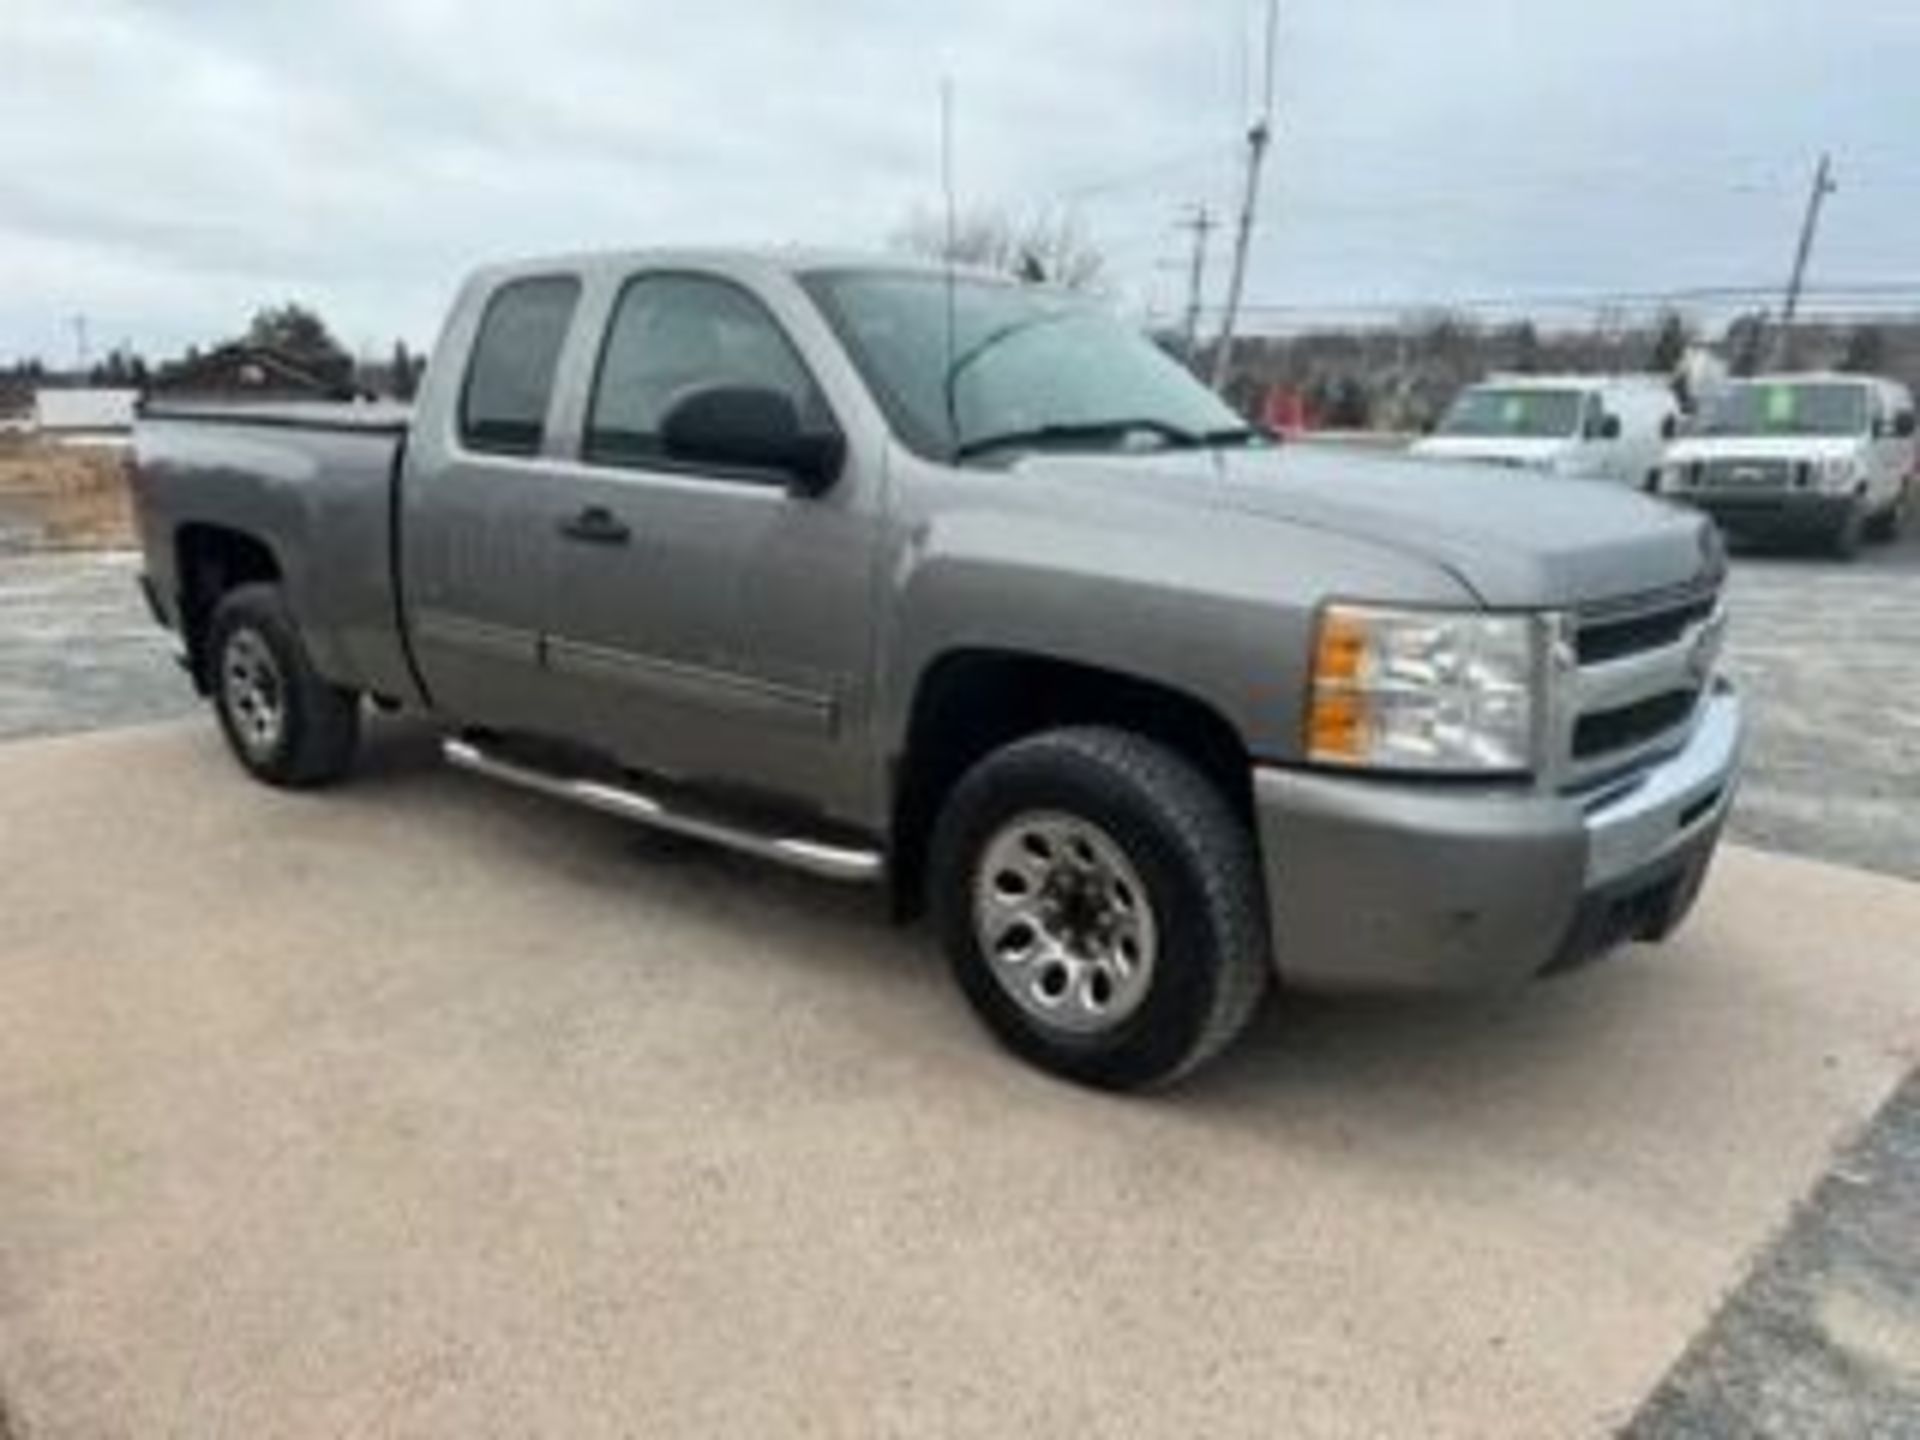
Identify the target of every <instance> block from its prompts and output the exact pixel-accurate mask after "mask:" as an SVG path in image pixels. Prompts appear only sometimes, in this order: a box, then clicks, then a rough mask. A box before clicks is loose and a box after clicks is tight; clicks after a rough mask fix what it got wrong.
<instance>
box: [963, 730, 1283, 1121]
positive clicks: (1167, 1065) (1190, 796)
mask: <svg viewBox="0 0 1920 1440" xmlns="http://www.w3.org/2000/svg"><path fill="white" fill-rule="evenodd" d="M929 872H930V877H931V883H932V886H933V897H932V899H933V910H934V916H935V921H936V924H937V926H938V929H939V932H940V935H941V939H942V941H943V943H944V945H945V948H946V951H947V955H948V958H949V960H950V962H951V964H952V966H953V972H954V976H955V978H956V980H957V981H958V982H959V985H960V988H961V990H962V991H963V992H964V993H965V994H966V996H967V999H968V1000H969V1001H970V1002H971V1004H972V1005H973V1008H974V1010H975V1011H976V1012H977V1013H978V1014H979V1016H980V1018H981V1019H982V1020H983V1021H984V1022H985V1023H986V1025H987V1026H988V1028H989V1029H991V1030H992V1031H993V1033H994V1034H995V1035H996V1036H997V1037H998V1038H999V1040H1000V1041H1001V1043H1003V1044H1004V1045H1006V1046H1007V1048H1008V1049H1010V1050H1012V1051H1013V1052H1014V1053H1015V1054H1017V1055H1020V1056H1022V1057H1023V1058H1025V1059H1027V1060H1029V1061H1031V1062H1032V1063H1034V1064H1036V1065H1038V1066H1040V1067H1041V1068H1043V1069H1046V1070H1049V1071H1052V1072H1053V1073H1054V1074H1056V1075H1060V1076H1064V1077H1065V1078H1067V1079H1070V1080H1075V1081H1078V1082H1080V1083H1082V1084H1087V1085H1093V1086H1098V1087H1101V1088H1104V1089H1112V1090H1131V1089H1138V1088H1141V1087H1144V1086H1150V1085H1158V1084H1165V1083H1167V1082H1170V1081H1172V1080H1175V1079H1178V1078H1179V1077H1180V1076H1182V1075H1184V1074H1186V1073H1187V1072H1189V1071H1191V1070H1193V1069H1194V1068H1195V1067H1197V1066H1199V1065H1201V1064H1203V1063H1204V1062H1205V1061H1207V1060H1208V1059H1210V1058H1211V1057H1212V1056H1214V1055H1215V1054H1217V1053H1218V1052H1219V1051H1220V1050H1222V1049H1223V1048H1225V1046H1226V1045H1227V1043H1228V1042H1229V1041H1231V1040H1232V1039H1233V1038H1234V1036H1235V1035H1237V1034H1238V1033H1239V1032H1240V1031H1241V1030H1242V1029H1243V1028H1244V1027H1245V1025H1246V1023H1247V1021H1248V1020H1249V1018H1251V1016H1252V1015H1253V1013H1254V1010H1255V1008H1256V1007H1257V1005H1258V1003H1259V1000H1260V997H1261V995H1262V994H1263V993H1264V991H1265V989H1266V984H1267V975H1268V969H1269V964H1270V957H1269V952H1268V948H1267V932H1266V923H1265V914H1264V908H1263V903H1262V893H1261V884H1260V877H1259V868H1258V865H1257V863H1256V859H1255V850H1254V840H1253V836H1252V834H1251V832H1250V831H1249V829H1248V827H1247V825H1246V823H1245V822H1244V821H1243V820H1242V819H1241V818H1240V817H1239V816H1238V815H1236V814H1235V813H1234V811H1233V810H1232V808H1231V807H1230V806H1229V805H1228V804H1227V801H1226V799H1225V798H1224V797H1223V796H1222V795H1221V794H1220V792H1219V790H1218V789H1217V788H1216V787H1215V786H1214V785H1213V784H1212V783H1211V782H1210V781H1208V780H1207V778H1206V777H1205V776H1204V775H1202V774H1201V773H1200V772H1199V771H1198V770H1196V769H1195V768H1194V767H1193V766H1192V765H1190V764H1189V763H1188V762H1187V761H1186V760H1184V759H1182V758H1181V757H1180V756H1179V755H1177V754H1176V753H1174V752H1173V751H1171V750H1169V749H1167V748H1166V747H1164V746H1162V745H1159V744H1156V743H1155V742H1153V741H1150V740H1147V739H1144V738H1142V737H1140V736H1137V735H1132V734H1128V733H1126V732H1124V731H1119V730H1107V729H1093V728H1088V729H1070V730H1056V731H1051V732H1048V733H1045V734H1041V735H1037V736H1034V737H1033V738H1031V739H1027V740H1021V741H1017V742H1015V743H1014V744H1012V745H1009V746H1007V747H1006V748H1005V749H1002V750H999V751H997V752H995V753H994V754H991V755H989V756H988V757H987V758H986V759H984V760H982V761H981V762H980V763H979V764H977V765H976V766H975V767H974V768H973V769H972V770H971V771H970V772H969V773H968V774H967V775H966V776H965V777H964V778H963V779H962V780H961V782H960V784H959V785H958V786H957V787H956V789H955V790H954V793H953V795H952V797H951V798H950V799H949V801H948V803H947V805H946V807H945V809H944V810H943V811H942V813H941V816H940V819H939V822H938V825H937V826H936V828H935V832H934V837H933V846H932V854H931V863H930V867H929Z"/></svg>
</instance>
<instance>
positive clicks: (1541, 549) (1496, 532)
mask: <svg viewBox="0 0 1920 1440" xmlns="http://www.w3.org/2000/svg"><path fill="white" fill-rule="evenodd" d="M1020 469H1021V471H1022V472H1023V473H1032V474H1034V476H1035V477H1036V478H1041V477H1045V478H1047V479H1051V480H1057V481H1060V482H1065V483H1071V484H1075V485H1079V484H1081V483H1085V484H1087V485H1090V486H1093V485H1098V486H1105V487H1113V486H1116V485H1125V486H1128V487H1129V488H1131V489H1133V490H1134V491H1135V493H1141V492H1152V493H1156V494H1158V495H1160V496H1162V497H1164V498H1165V499H1166V500H1167V501H1168V503H1171V504H1180V505H1188V506H1190V505H1192V504H1194V503H1195V501H1196V498H1198V497H1205V502H1206V503H1211V504H1213V505H1215V506H1217V507H1219V508H1221V509H1224V510H1228V511H1231V512H1233V513H1236V514H1240V515H1245V516H1248V517H1250V518H1254V519H1258V520H1261V521H1266V522H1271V523H1274V524H1285V525H1290V526H1295V527H1299V528H1302V529H1310V530H1321V531H1327V532H1331V533H1334V534H1338V535H1341V536H1345V537H1348V538H1352V539H1357V540H1361V541H1366V542H1369V543H1372V544H1375V545H1379V546H1381V547H1383V548H1386V549H1389V550H1393V551H1396V552H1398V553H1400V554H1403V555H1408V556H1413V557H1416V558H1419V559H1422V560H1425V561H1427V562H1429V563H1431V564H1433V565H1437V566H1439V567H1441V568H1442V569H1444V570H1445V571H1447V572H1448V573H1449V574H1451V575H1452V576H1453V577H1454V578H1455V579H1456V580H1458V581H1459V582H1460V583H1461V584H1463V585H1465V586H1466V587H1467V588H1468V589H1469V590H1471V591H1472V592H1473V593H1474V594H1475V595H1477V596H1479V597H1480V599H1481V600H1482V601H1483V602H1484V603H1486V604H1487V605H1489V606H1493V607H1496V608H1502V609H1505V608H1516V609H1517V608H1529V607H1543V606H1556V607H1557V606H1571V605H1581V604H1590V603H1593V602H1596V601H1605V600H1613V599H1619V598H1622V597H1625V596H1630V595H1640V594H1645V593H1647V592H1650V591H1655V590H1664V589H1669V588H1672V587H1675V586H1681V585H1686V584H1690V583H1693V582H1696V581H1699V580H1701V579H1703V578H1705V577H1708V576H1713V575H1717V574H1718V573H1719V571H1720V569H1721V567H1722V566H1723V564H1724V559H1723V552H1722V550H1721V547H1720V545H1719V543H1718V538H1717V536H1716V535H1715V533H1714V530H1713V526H1712V523H1711V522H1710V521H1708V520H1707V519H1706V518H1705V517H1703V516H1701V515H1700V514H1698V513H1697V512H1695V511H1691V510H1684V509H1681V508H1680V507H1678V506H1676V505H1672V504H1669V503H1667V502H1666V501H1662V500H1654V499H1650V498H1648V497H1646V496H1643V495H1640V494H1637V493H1635V492H1633V491H1631V490H1628V489H1626V488H1624V487H1617V486H1611V485H1570V484H1567V483H1566V482H1565V481H1564V480H1553V479H1549V478H1545V477H1540V476H1534V475H1530V474H1526V473H1524V472H1521V471H1517V470H1512V469H1500V468H1493V467H1486V466H1475V465H1432V464H1428V463H1425V462H1423V461H1420V460H1410V459H1407V458H1406V457H1404V456H1400V455H1391V454H1389V455H1377V454H1368V453H1364V452H1358V451H1350V450H1336V449H1333V448H1331V447H1327V448H1320V447H1315V446H1312V445H1303V444H1291V445H1282V446H1279V447H1276V448H1274V449H1267V450H1221V451H1214V452H1170V453H1154V454H1151V455H1140V456H1127V457H1115V456H1111V455H1105V456H1097V457H1096V456H1063V455H1036V456H1031V457H1029V458H1027V459H1026V460H1023V461H1021V462H1020ZM1353 598H1362V599H1363V598H1367V597H1363V596H1356V597H1353Z"/></svg>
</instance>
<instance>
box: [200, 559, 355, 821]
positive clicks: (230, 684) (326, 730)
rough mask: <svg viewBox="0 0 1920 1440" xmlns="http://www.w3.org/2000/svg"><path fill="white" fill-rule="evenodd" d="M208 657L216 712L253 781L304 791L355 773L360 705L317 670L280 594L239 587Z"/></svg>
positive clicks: (225, 601)
mask: <svg viewBox="0 0 1920 1440" xmlns="http://www.w3.org/2000/svg"><path fill="white" fill-rule="evenodd" d="M206 654H207V659H206V664H207V667H208V669H207V675H208V680H209V682H210V687H211V689H212V692H213V708H214V712H215V713H216V714H217V715H218V716H219V717H220V729H221V731H222V733H223V734H225V736H226V737H227V745H228V747H229V748H230V749H231V750H232V751H233V754H234V758H235V759H237V760H238V761H239V762H240V764H241V765H242V766H243V767H244V768H245V769H246V771H247V773H248V774H250V775H252V776H253V777H254V778H255V779H257V780H264V781H266V782H267V783H268V784H269V785H280V786H286V787H288V788H305V787H309V786H317V785H325V784H328V783H330V782H332V781H335V780H338V779H339V778H340V777H341V776H343V775H345V774H346V772H347V771H348V770H349V769H350V768H351V767H352V765H353V756H354V751H355V750H356V749H357V748H358V745H359V740H360V701H359V697H358V696H356V695H355V694H354V693H353V692H352V691H350V690H343V689H341V688H340V687H339V686H337V685H334V684H332V683H331V682H330V681H328V680H326V679H324V678H323V677H322V676H321V675H320V674H319V673H318V672H317V671H316V670H315V669H314V668H313V664H312V662H311V661H309V660H308V659H307V651H306V647H305V646H304V645H303V644H302V643H301V641H300V632H299V630H298V629H296V628H295V626H294V623H293V617H292V616H291V615H289V614H288V613H287V606H286V601H285V599H284V598H283V597H282V596H281V593H280V590H279V587H277V586H274V585H241V586H238V587H236V588H235V589H233V590H230V591H228V592H227V594H226V595H224V596H222V597H221V600H220V603H219V604H218V605H217V606H216V607H214V612H213V620H212V622H211V624H210V625H209V626H208V630H207V651H206Z"/></svg>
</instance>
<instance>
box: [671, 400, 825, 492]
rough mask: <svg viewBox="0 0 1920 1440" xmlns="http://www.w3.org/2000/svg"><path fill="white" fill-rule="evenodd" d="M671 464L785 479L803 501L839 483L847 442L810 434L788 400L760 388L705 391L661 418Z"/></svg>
mask: <svg viewBox="0 0 1920 1440" xmlns="http://www.w3.org/2000/svg"><path fill="white" fill-rule="evenodd" d="M660 443H661V447H662V448H663V449H664V450H665V451H666V454H667V458H668V459H670V460H679V461H683V462H686V463H689V464H696V465H716V466H721V467H723V468H728V469H739V470H765V471H770V472H773V473H775V474H780V475H784V476H786V477H787V479H788V481H789V482H790V483H791V484H792V486H793V488H794V489H795V490H796V491H798V492H799V493H801V494H803V495H817V494H819V493H820V492H821V491H823V490H825V489H826V488H827V487H828V486H830V485H832V484H833V482H834V481H835V480H837V479H839V478H840V469H841V466H842V465H843V464H844V463H845V460H846V442H845V441H844V440H842V439H841V437H840V436H839V435H838V434H837V433H828V434H809V433H807V432H805V431H803V430H802V429H801V428H800V411H799V410H798V408H796V407H795V405H794V403H793V400H792V398H791V397H790V396H788V395H785V394H783V393H782V392H780V391H778V390H772V389H768V388H766V387H764V386H759V385H706V386H702V387H701V388H700V389H698V390H694V391H691V392H689V393H688V394H686V395H684V396H682V397H681V398H680V399H679V400H677V401H675V402H674V404H673V406H672V408H671V409H669V410H668V411H667V413H666V414H665V415H664V416H663V417H661V421H660Z"/></svg>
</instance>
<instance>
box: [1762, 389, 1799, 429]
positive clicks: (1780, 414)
mask: <svg viewBox="0 0 1920 1440" xmlns="http://www.w3.org/2000/svg"><path fill="white" fill-rule="evenodd" d="M1798 408H1799V397H1798V396H1797V395H1796V394H1795V393H1794V389H1793V387H1792V386H1791V385H1769V386H1768V387H1767V423H1768V424H1769V425H1782V426H1785V425H1791V424H1793V416H1794V412H1795V410H1797V409H1798Z"/></svg>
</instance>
